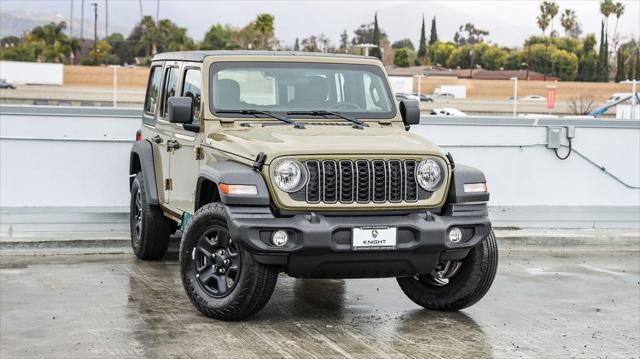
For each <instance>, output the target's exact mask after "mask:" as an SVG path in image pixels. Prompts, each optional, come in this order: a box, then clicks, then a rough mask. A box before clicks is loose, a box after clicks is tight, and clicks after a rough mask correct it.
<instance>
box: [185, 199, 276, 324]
mask: <svg viewBox="0 0 640 359" xmlns="http://www.w3.org/2000/svg"><path fill="white" fill-rule="evenodd" d="M180 274H181V277H182V284H183V286H184V289H185V292H186V293H187V296H188V297H189V300H191V303H192V304H193V305H194V306H195V307H196V309H198V311H200V312H201V313H202V314H204V315H206V316H208V317H210V318H215V319H221V320H240V319H244V318H247V317H249V316H251V315H253V314H255V313H257V312H258V311H260V310H261V309H262V308H263V307H264V306H265V305H266V304H267V302H268V301H269V298H271V295H272V294H273V290H274V288H275V286H276V281H277V279H278V269H277V268H276V267H273V266H266V265H263V264H260V263H258V262H256V261H255V260H254V258H253V256H252V255H251V254H250V253H249V252H247V251H245V250H243V249H242V248H240V246H238V245H237V244H236V242H235V241H234V240H233V238H230V236H229V230H228V227H227V221H226V217H225V214H224V206H223V205H222V204H221V203H210V204H208V205H205V206H203V207H202V208H200V209H198V211H196V213H195V215H194V216H193V218H192V219H191V222H190V223H189V226H188V227H187V229H186V230H185V232H184V234H183V235H182V242H180Z"/></svg>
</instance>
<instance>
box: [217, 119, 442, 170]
mask: <svg viewBox="0 0 640 359" xmlns="http://www.w3.org/2000/svg"><path fill="white" fill-rule="evenodd" d="M305 127H306V128H304V129H298V128H294V127H293V126H288V125H274V126H264V127H263V126H260V125H258V124H256V125H253V126H252V127H240V126H236V127H231V128H219V129H218V130H216V131H214V132H212V133H210V134H209V135H208V138H207V144H208V145H209V146H211V147H214V148H217V149H219V150H222V151H225V152H228V153H233V154H236V155H238V156H241V157H245V158H247V159H251V160H253V159H254V158H255V157H256V156H257V155H258V153H260V152H264V153H265V154H266V155H267V163H269V162H270V161H271V160H273V159H274V158H277V157H280V156H305V155H324V154H327V155H351V154H353V155H396V154H397V155H427V154H430V155H438V156H442V151H441V150H440V149H439V148H438V147H437V146H436V145H434V144H433V143H432V142H430V141H428V140H426V139H424V138H423V137H420V136H418V135H415V134H412V133H409V132H407V131H405V130H404V128H403V127H402V125H399V124H395V125H394V126H381V125H379V124H376V123H373V124H370V127H365V128H363V129H355V128H353V127H351V126H350V125H344V124H329V123H323V124H318V125H314V124H306V123H305Z"/></svg>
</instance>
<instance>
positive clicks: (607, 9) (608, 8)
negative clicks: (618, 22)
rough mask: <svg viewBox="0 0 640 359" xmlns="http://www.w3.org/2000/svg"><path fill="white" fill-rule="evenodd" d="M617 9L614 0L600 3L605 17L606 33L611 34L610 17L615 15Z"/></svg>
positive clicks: (605, 0) (601, 11)
mask: <svg viewBox="0 0 640 359" xmlns="http://www.w3.org/2000/svg"><path fill="white" fill-rule="evenodd" d="M615 7H616V6H615V4H614V3H613V0H602V1H601V2H600V13H601V14H602V16H604V27H605V33H608V32H609V16H611V14H613V12H614V10H615ZM623 11H624V6H623ZM620 15H622V14H620Z"/></svg>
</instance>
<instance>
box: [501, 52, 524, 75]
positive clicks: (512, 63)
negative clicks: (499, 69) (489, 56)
mask: <svg viewBox="0 0 640 359" xmlns="http://www.w3.org/2000/svg"><path fill="white" fill-rule="evenodd" d="M525 61H526V58H525V57H524V53H522V52H518V51H511V52H509V53H507V57H506V58H505V59H504V68H505V69H506V70H520V69H521V68H522V67H523V66H526V63H525Z"/></svg>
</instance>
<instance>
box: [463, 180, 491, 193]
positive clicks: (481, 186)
mask: <svg viewBox="0 0 640 359" xmlns="http://www.w3.org/2000/svg"><path fill="white" fill-rule="evenodd" d="M464 191H465V192H489V188H488V187H487V184H486V183H485V182H482V183H465V184H464Z"/></svg>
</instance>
